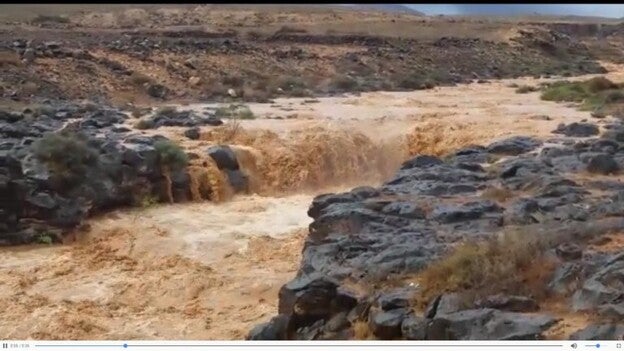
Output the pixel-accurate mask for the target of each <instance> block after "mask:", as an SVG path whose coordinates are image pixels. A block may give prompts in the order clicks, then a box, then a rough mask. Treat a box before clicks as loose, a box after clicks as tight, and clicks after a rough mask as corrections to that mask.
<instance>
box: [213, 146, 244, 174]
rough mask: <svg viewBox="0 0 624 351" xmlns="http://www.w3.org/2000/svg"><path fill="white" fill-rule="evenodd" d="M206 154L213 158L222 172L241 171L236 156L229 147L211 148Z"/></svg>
mask: <svg viewBox="0 0 624 351" xmlns="http://www.w3.org/2000/svg"><path fill="white" fill-rule="evenodd" d="M206 152H207V153H208V156H210V157H212V159H213V160H214V161H215V163H216V164H217V167H218V168H219V169H220V170H224V169H228V170H230V171H237V170H238V169H239V165H238V160H237V159H236V154H235V153H234V150H232V149H231V148H230V147H229V146H228V145H215V146H211V147H209V148H208V150H207V151H206Z"/></svg>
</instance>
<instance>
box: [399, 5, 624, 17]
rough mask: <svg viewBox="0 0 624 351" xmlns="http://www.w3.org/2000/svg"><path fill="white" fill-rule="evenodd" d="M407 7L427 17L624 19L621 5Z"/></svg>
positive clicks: (623, 6) (623, 8)
mask: <svg viewBox="0 0 624 351" xmlns="http://www.w3.org/2000/svg"><path fill="white" fill-rule="evenodd" d="M408 6H410V7H411V8H413V9H415V10H418V11H421V12H424V13H425V14H427V15H440V14H442V15H472V14H491V15H514V14H516V15H517V14H531V13H535V12H537V13H539V14H544V15H580V16H601V17H616V18H620V17H624V5H622V4H498V5H496V4H431V5H427V4H413V5H408Z"/></svg>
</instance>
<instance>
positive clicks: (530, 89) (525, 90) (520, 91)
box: [516, 85, 539, 94]
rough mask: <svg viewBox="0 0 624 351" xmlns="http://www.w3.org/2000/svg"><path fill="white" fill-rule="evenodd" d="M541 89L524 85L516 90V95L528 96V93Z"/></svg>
mask: <svg viewBox="0 0 624 351" xmlns="http://www.w3.org/2000/svg"><path fill="white" fill-rule="evenodd" d="M538 90H539V88H538V87H534V86H530V85H522V86H520V87H518V89H516V93H517V94H527V93H532V92H534V91H538Z"/></svg>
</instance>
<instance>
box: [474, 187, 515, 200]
mask: <svg viewBox="0 0 624 351" xmlns="http://www.w3.org/2000/svg"><path fill="white" fill-rule="evenodd" d="M481 197H482V198H484V199H489V200H494V201H497V202H505V201H507V200H509V199H511V198H513V197H514V193H513V192H512V191H511V190H509V189H507V188H499V187H496V186H492V187H489V188H487V189H485V190H484V191H483V192H482V193H481Z"/></svg>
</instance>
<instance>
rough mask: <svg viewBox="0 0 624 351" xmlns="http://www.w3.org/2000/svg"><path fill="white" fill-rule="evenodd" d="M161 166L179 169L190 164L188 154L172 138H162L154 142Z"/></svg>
mask: <svg viewBox="0 0 624 351" xmlns="http://www.w3.org/2000/svg"><path fill="white" fill-rule="evenodd" d="M154 148H155V149H156V152H157V153H158V159H159V163H160V165H161V167H164V168H166V169H168V170H172V171H174V170H179V169H182V168H184V167H186V166H187V165H188V156H187V155H186V153H185V152H184V150H182V148H180V146H178V145H177V144H175V143H174V142H172V141H171V140H161V141H158V142H157V143H156V144H154Z"/></svg>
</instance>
